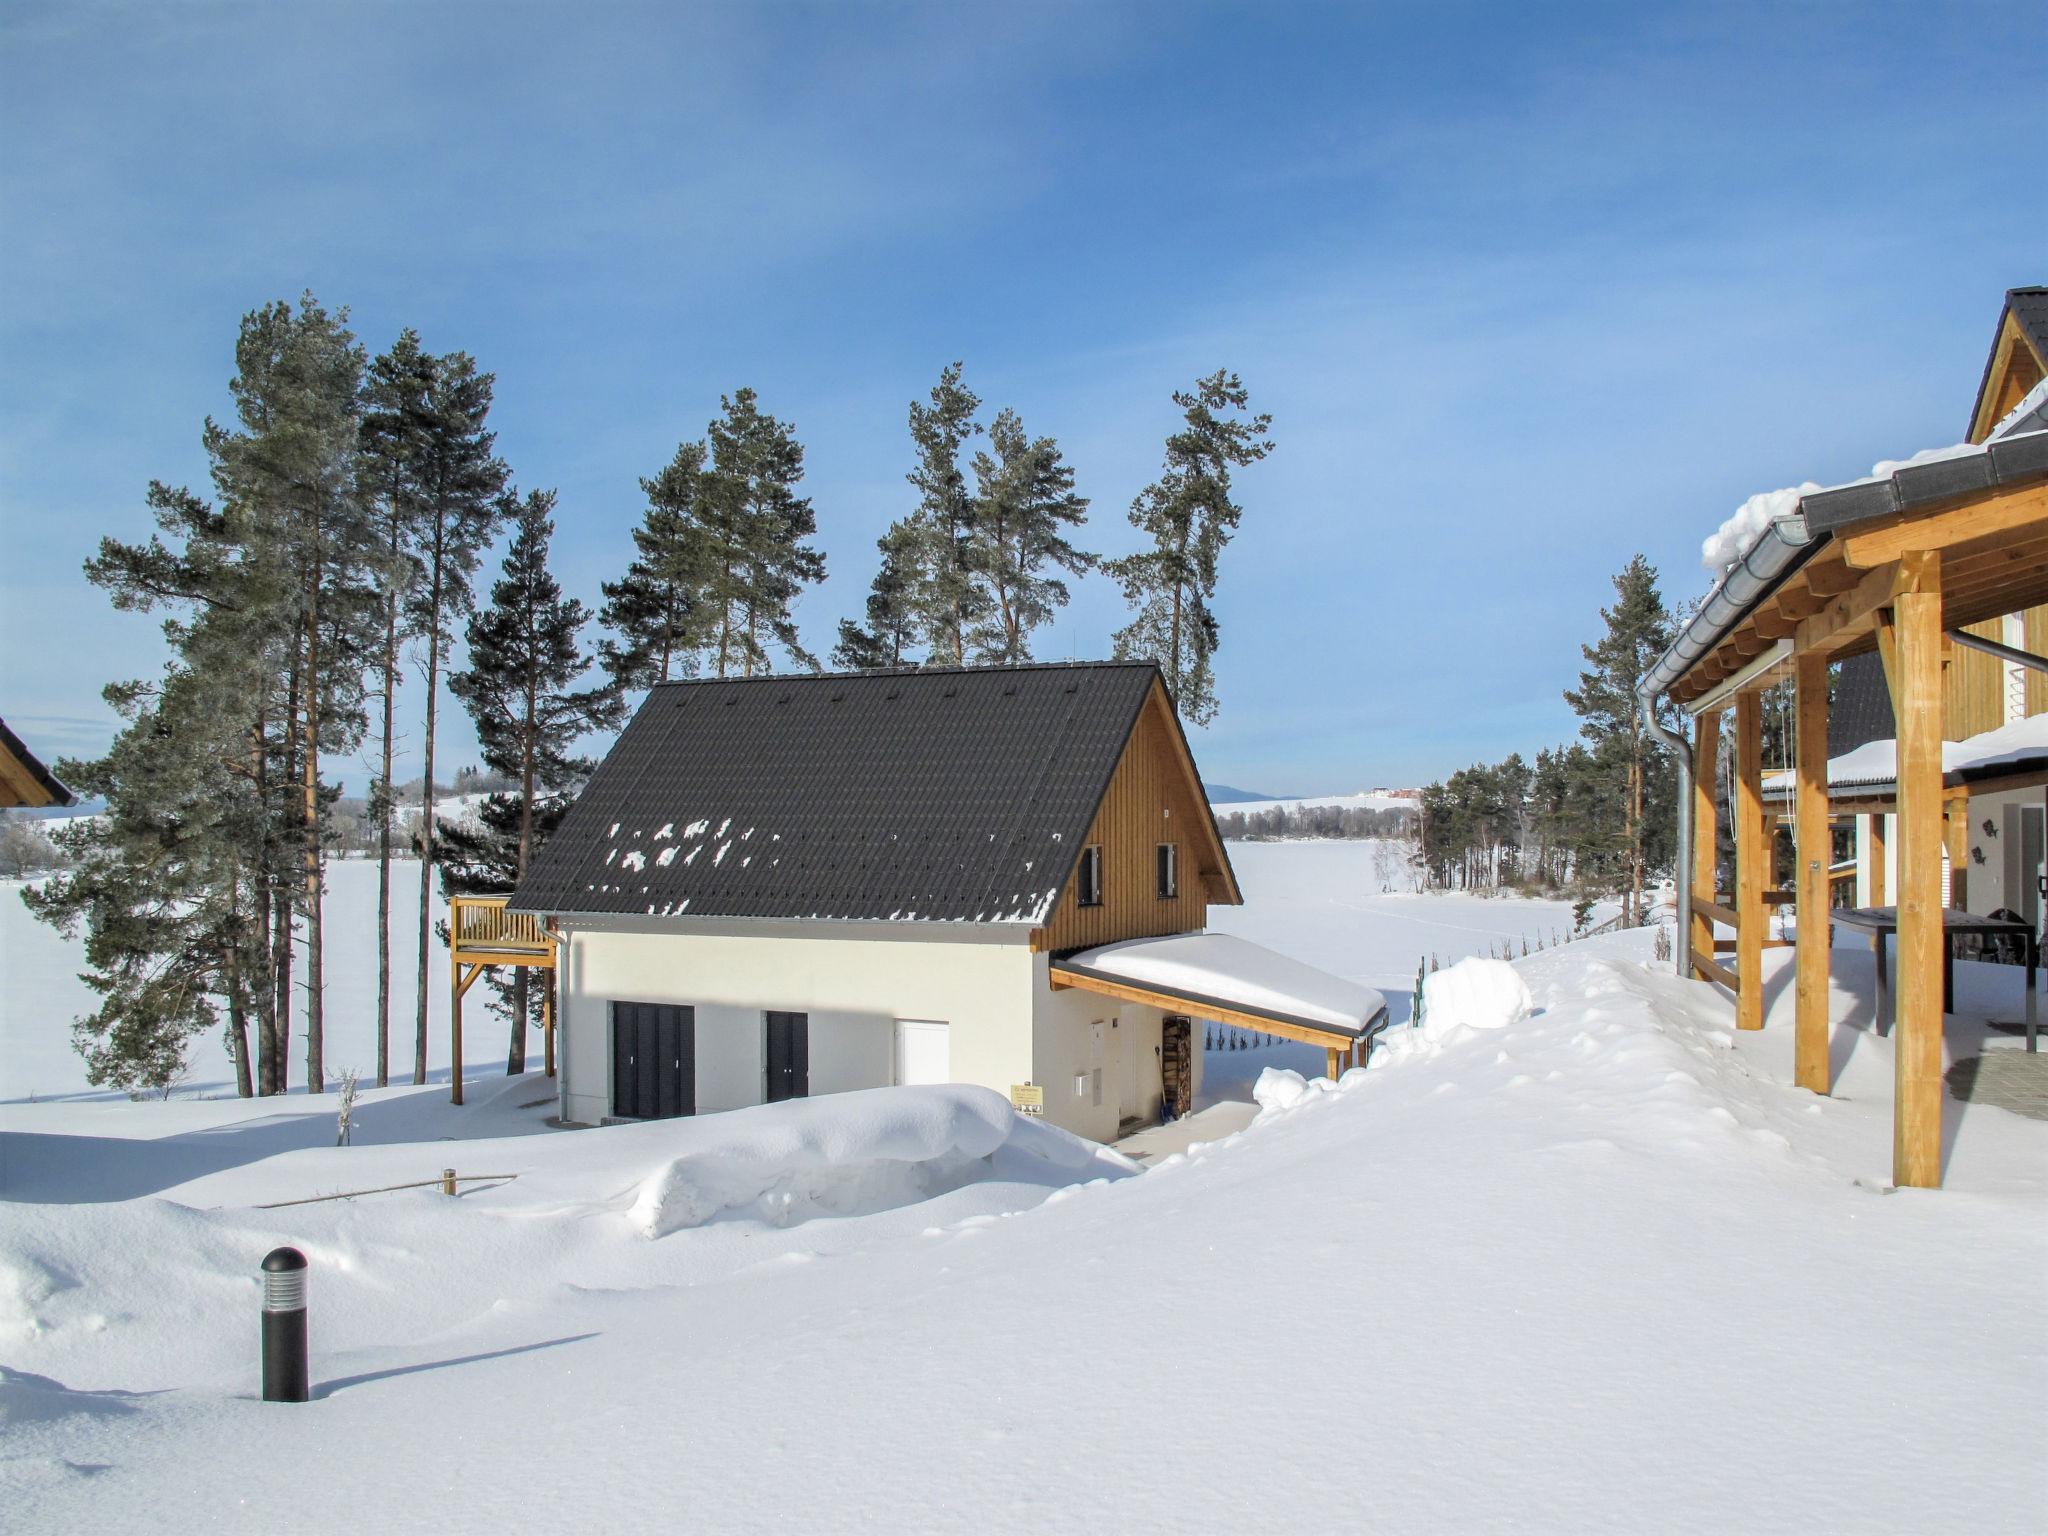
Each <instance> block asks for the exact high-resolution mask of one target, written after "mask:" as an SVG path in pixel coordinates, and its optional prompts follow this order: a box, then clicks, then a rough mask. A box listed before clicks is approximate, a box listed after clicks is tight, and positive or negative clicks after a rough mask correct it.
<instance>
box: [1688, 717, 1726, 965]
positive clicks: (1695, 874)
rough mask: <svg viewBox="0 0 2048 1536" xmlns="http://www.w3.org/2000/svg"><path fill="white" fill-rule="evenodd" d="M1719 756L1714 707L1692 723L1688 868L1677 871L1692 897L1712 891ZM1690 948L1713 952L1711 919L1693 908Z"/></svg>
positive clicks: (1709, 895) (1717, 719)
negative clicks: (1689, 886) (1690, 842)
mask: <svg viewBox="0 0 2048 1536" xmlns="http://www.w3.org/2000/svg"><path fill="white" fill-rule="evenodd" d="M1720 755H1721V715H1720V711H1718V710H1714V711H1710V712H1709V713H1707V714H1704V715H1701V716H1700V717H1699V718H1698V719H1696V720H1694V721H1693V723H1692V869H1691V871H1690V872H1687V871H1683V870H1681V871H1680V872H1679V873H1680V878H1682V879H1690V880H1691V881H1692V889H1693V894H1694V895H1695V896H1704V897H1706V898H1707V899H1709V900H1712V899H1713V897H1714V894H1715V888H1714V851H1715V845H1716V844H1717V843H1718V842H1719V841H1720V826H1719V821H1720V814H1719V808H1718V805H1717V801H1718V800H1719V795H1718V793H1717V791H1716V781H1717V779H1718V777H1719V774H1718V769H1719V766H1720ZM1692 951H1693V953H1695V954H1702V955H1711V954H1712V953H1713V952H1714V920H1713V918H1711V917H1709V916H1708V915H1707V914H1706V913H1704V912H1701V911H1700V910H1699V909H1698V908H1697V907H1695V908H1694V910H1693V917H1692ZM1694 969H1695V970H1697V967H1695V968H1694Z"/></svg>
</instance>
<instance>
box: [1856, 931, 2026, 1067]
mask: <svg viewBox="0 0 2048 1536" xmlns="http://www.w3.org/2000/svg"><path fill="white" fill-rule="evenodd" d="M1828 920H1829V921H1830V922H1835V923H1842V924H1845V925H1846V926H1848V927H1850V928H1862V929H1865V930H1866V931H1868V933H1869V934H1870V944H1871V948H1872V949H1874V950H1875V951H1876V952H1877V1020H1876V1025H1877V1032H1878V1033H1879V1034H1880V1035H1888V1034H1890V1033H1891V1027H1892V1014H1893V1010H1894V1008H1895V1006H1896V1005H1895V1004H1894V1003H1893V1001H1892V996H1891V987H1890V985H1889V983H1888V982H1887V981H1886V979H1885V948H1886V941H1887V940H1888V939H1889V938H1890V936H1891V935H1892V934H1895V933H1897V932H1898V931H1899V909H1898V908H1897V907H1851V908H1847V909H1845V910H1841V911H1835V912H1830V913H1829V914H1828ZM1941 932H1942V944H1941V1010H1942V1012H1943V1013H1953V1012H1955V1006H1956V936H1957V935H1958V934H1965V933H1975V934H1994V933H2011V934H2017V935H2018V936H2019V937H2020V938H2021V939H2022V940H2023V941H2024V942H2025V944H2026V946H2027V1049H2028V1050H2030V1051H2031V1050H2034V1049H2035V1044H2034V993H2035V975H2036V973H2037V972H2038V971H2039V969H2040V965H2041V940H2040V936H2039V935H2037V934H2036V933H2035V932H2034V930H2033V927H2032V926H2031V925H2030V924H2028V923H2024V922H2016V921H2014V920H2012V919H2010V918H1998V917H1979V916H1978V915H1977V914H1976V913H1974V912H1960V911H1957V910H1956V909H1955V908H1954V907H1944V908H1942V912H1941Z"/></svg>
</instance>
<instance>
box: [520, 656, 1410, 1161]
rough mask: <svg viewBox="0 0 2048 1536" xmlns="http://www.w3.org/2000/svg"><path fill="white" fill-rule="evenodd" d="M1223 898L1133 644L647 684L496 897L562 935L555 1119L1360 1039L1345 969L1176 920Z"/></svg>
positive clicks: (1116, 1126) (1212, 850)
mask: <svg viewBox="0 0 2048 1536" xmlns="http://www.w3.org/2000/svg"><path fill="white" fill-rule="evenodd" d="M1240 900H1241V897H1240V895H1239V891H1238V886H1237V879H1236V876H1235V874H1234V873H1233V871H1232V869H1231V866H1230V858H1229V855H1228V853H1227V852H1226V851H1225V849H1224V845H1223V842H1222V839H1221V838H1220V837H1219V836H1218V834H1217V831H1216V824H1215V822H1214V820H1213V818H1212V817H1211V815H1210V813H1209V807H1208V804H1207V802H1206V799H1205V797H1204V796H1203V793H1202V789H1201V781H1200V778H1199V776H1198V775H1197V773H1196V770H1195V764H1194V759H1193V758H1192V756H1191V755H1190V754H1189V751H1188V745H1187V740H1186V737H1185V736H1184V735H1183V733H1182V731H1181V729H1180V725H1179V722H1178V720H1177V718H1176V717H1175V714H1174V711H1173V707H1172V705H1171V703H1170V702H1169V701H1168V698H1167V694H1166V690H1165V688H1164V687H1163V686H1162V684H1161V682H1160V679H1159V674H1158V671H1157V669H1156V668H1154V667H1153V666H1152V665H1151V664H1150V663H1102V664H1078V665H1053V666H1022V667H1002V668H974V669H950V670H949V669H928V670H919V671H906V672H879V673H864V674H858V675H847V676H825V677H815V676H797V677H761V678H752V679H744V680H742V679H718V680H707V681H701V682H684V683H671V684H665V685H663V686H660V687H657V688H655V689H654V690H653V691H652V692H650V694H649V695H648V697H647V700H646V702H645V703H644V704H642V706H641V707H640V710H639V712H638V713H637V714H636V715H635V716H634V718H633V720H632V722H631V723H630V724H629V725H628V726H627V727H626V729H625V731H624V732H623V733H622V734H621V735H620V737H619V739H618V741H617V742H616V743H615V744H614V746H613V747H612V749H611V751H610V753H609V754H608V755H607V756H606V758H605V760H604V762H603V764H602V765H601V766H600V767H599V769H598V771H597V773H596V774H595V775H594V776H593V777H592V779H591V781H590V783H589V784H588V786H587V787H586V788H585V789H584V791H583V793H582V794H581V796H580V797H579V798H578V800H577V802H576V804H575V805H574V806H573V807H572V808H571V810H570V812H569V814H568V816H567V817H566V818H565V820H564V821H563V824H562V826H561V828H560V829H559V830H558V831H557V832H556V833H555V834H554V836H553V837H551V838H550V839H549V841H548V843H547V845H546V846H545V847H544V848H543V849H542V850H541V851H540V853H539V855H538V856H537V857H536V859H535V862H534V864H533V867H532V869H531V871H530V872H529V873H528V875H527V878H526V879H525V881H524V882H522V884H521V885H520V887H519V889H518V890H517V892H515V893H514V895H513V897H512V899H511V902H510V907H511V910H512V911H513V912H514V913H520V914H528V915H530V916H531V917H538V918H541V919H543V920H545V921H546V923H547V924H548V925H549V926H550V927H551V928H552V929H553V930H554V931H555V932H557V933H559V934H560V935H561V938H560V944H559V960H558V963H557V966H556V970H555V981H556V986H557V988H558V992H557V1002H556V1015H555V1016H556V1019H557V1020H558V1023H559V1029H560V1033H561V1039H560V1052H559V1060H560V1076H559V1093H560V1098H561V1108H562V1116H563V1118H564V1119H565V1120H569V1121H573V1122H582V1123H598V1122H601V1121H604V1120H607V1119H615V1118H618V1119H628V1118H648V1117H655V1116H664V1115H678V1114H695V1113H700V1112H705V1111H710V1110H720V1109H731V1108H736V1107H739V1106H742V1105H749V1104H758V1103H762V1102H765V1101H772V1100H776V1099H782V1098H788V1097H791V1096H794V1095H800V1094H815V1093H830V1092H837V1091H841V1090H845V1089H854V1088H870V1087H879V1086H884V1085H887V1084H891V1083H926V1082H970V1083H980V1084H984V1085H986V1086H988V1087H991V1088H995V1089H997V1090H998V1091H1001V1092H1005V1093H1013V1095H1014V1097H1015V1098H1016V1100H1017V1101H1018V1102H1019V1103H1020V1104H1025V1105H1030V1104H1033V1103H1034V1102H1035V1101H1042V1107H1043V1114H1044V1116H1045V1118H1046V1119H1047V1120H1049V1121H1051V1122H1052V1123H1054V1124H1056V1125H1060V1126H1063V1127H1065V1128H1066V1129H1068V1130H1071V1131H1074V1132H1077V1133H1079V1134H1081V1135H1084V1136H1088V1137H1092V1138H1095V1139H1097V1140H1109V1139H1112V1138H1113V1137H1115V1136H1116V1135H1117V1134H1118V1133H1119V1131H1121V1130H1125V1129H1129V1128H1131V1127H1132V1126H1133V1125H1135V1124H1140V1123H1146V1122H1150V1121H1155V1120H1157V1119H1159V1118H1161V1117H1162V1116H1163V1115H1164V1116H1171V1115H1176V1114H1179V1113H1184V1112H1185V1111H1186V1110H1187V1109H1188V1107H1189V1106H1190V1105H1191V1104H1192V1103H1193V1101H1194V1099H1195V1096H1196V1095H1197V1094H1198V1093H1199V1092H1200V1086H1201V1083H1200V1076H1201V1050H1200V1047H1199V1045H1198V1043H1197V1041H1196V1039H1195V1033H1196V1027H1197V1026H1196V1024H1195V1021H1196V1020H1201V1019H1220V1020H1224V1021H1227V1022H1234V1023H1238V1024H1242V1025H1244V1026H1246V1027H1248V1028H1253V1029H1260V1030H1264V1031H1267V1032H1269V1033H1272V1034H1277V1035H1283V1036H1286V1037H1288V1038H1292V1039H1298V1040H1305V1041H1310V1042H1313V1043H1316V1044H1320V1045H1322V1046H1324V1047H1325V1048H1326V1049H1327V1050H1328V1052H1329V1060H1330V1064H1331V1067H1332V1070H1333V1071H1334V1070H1336V1069H1337V1068H1338V1067H1340V1066H1341V1065H1342V1064H1343V1063H1344V1062H1346V1061H1349V1060H1351V1059H1353V1056H1354V1055H1359V1056H1362V1054H1363V1052H1364V1050H1365V1049H1366V1045H1367V1042H1368V1041H1369V1040H1370V1038H1371V1036H1372V1034H1373V1033H1374V1032H1375V1031H1377V1030H1378V1029H1379V1028H1380V1027H1382V1026H1383V1024H1384V1022H1385V1018H1386V1010H1385V1004H1384V1002H1383V1000H1382V999H1381V998H1380V997H1379V995H1378V994H1377V993H1374V992H1372V991H1370V990H1369V989H1366V988H1363V987H1358V986H1355V985H1353V984H1351V983H1348V982H1343V981H1340V980H1338V979H1337V978H1334V977H1330V976H1326V975H1324V974H1322V973H1320V972H1317V971H1314V970H1312V969H1311V968H1309V967H1307V966H1303V965H1300V964H1299V963H1297V962H1294V961H1290V960H1286V959H1284V958H1282V957H1280V956H1278V955H1274V954H1272V953H1270V952H1268V951H1264V950H1260V949H1258V948H1257V946H1254V945H1250V944H1246V943H1243V942H1242V941H1238V940H1230V939H1223V938H1220V937H1217V936H1208V935H1202V929H1203V926H1204V923H1205V921H1206V917H1207V911H1208V907H1209V905H1210V903H1212V902H1220V903H1227V904H1235V903H1237V902H1238V901H1240Z"/></svg>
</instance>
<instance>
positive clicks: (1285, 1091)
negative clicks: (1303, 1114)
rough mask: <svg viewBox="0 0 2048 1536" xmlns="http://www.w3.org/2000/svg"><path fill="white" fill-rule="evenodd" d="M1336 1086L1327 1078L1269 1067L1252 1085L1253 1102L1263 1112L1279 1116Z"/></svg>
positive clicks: (1285, 1068) (1284, 1068) (1283, 1068)
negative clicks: (1286, 1110)
mask: <svg viewBox="0 0 2048 1536" xmlns="http://www.w3.org/2000/svg"><path fill="white" fill-rule="evenodd" d="M1336 1086H1337V1085H1336V1084H1335V1083H1333V1082H1331V1081H1330V1080H1329V1079H1328V1078H1327V1077H1303V1076H1302V1075H1301V1074H1300V1073H1299V1072H1295V1071H1292V1070H1290V1069H1289V1068H1287V1067H1268V1068H1266V1070H1265V1071H1263V1072H1261V1073H1260V1074H1259V1080H1258V1081H1257V1082H1256V1083H1253V1084H1252V1100H1253V1102H1255V1103H1256V1104H1257V1105H1258V1106H1259V1108H1260V1109H1261V1110H1262V1111H1266V1112H1268V1113H1274V1114H1277V1113H1278V1112H1280V1111H1281V1110H1285V1109H1292V1108H1294V1106H1295V1105H1297V1104H1300V1103H1302V1102H1303V1101H1304V1100H1307V1099H1312V1098H1314V1097H1315V1096H1316V1095H1317V1094H1319V1093H1327V1092H1329V1091H1330V1090H1331V1089H1332V1088H1335V1087H1336Z"/></svg>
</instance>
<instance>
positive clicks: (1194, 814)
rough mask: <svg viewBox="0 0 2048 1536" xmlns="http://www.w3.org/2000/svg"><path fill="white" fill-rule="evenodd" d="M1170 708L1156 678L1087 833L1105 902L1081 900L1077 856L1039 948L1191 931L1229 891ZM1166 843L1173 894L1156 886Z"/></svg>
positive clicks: (1226, 898) (1036, 941)
mask: <svg viewBox="0 0 2048 1536" xmlns="http://www.w3.org/2000/svg"><path fill="white" fill-rule="evenodd" d="M1171 708H1172V706H1171V705H1169V704H1168V703H1167V702H1166V695H1165V693H1164V691H1162V690H1161V689H1158V688H1156V687H1155V688H1154V689H1153V691H1152V695H1151V697H1149V698H1148V699H1146V701H1145V707H1144V709H1142V710H1141V711H1140V712H1139V714H1138V723H1137V725H1136V726H1135V727H1134V728H1133V730H1132V731H1131V739H1130V740H1129V741H1127V742H1126V743H1124V751H1123V756H1122V757H1121V758H1119V759H1118V761H1117V765H1116V772H1115V773H1114V774H1112V775H1111V776H1110V781H1109V789H1108V790H1107V791H1106V792H1105V793H1104V795H1103V797H1102V804H1101V805H1100V806H1098V807H1097V808H1096V812H1095V821H1094V823H1093V824H1092V825H1091V826H1090V827H1089V829H1088V842H1089V843H1094V844H1099V845H1100V846H1101V848H1102V904H1101V905H1100V906H1094V907H1084V906H1081V905H1080V904H1079V903H1078V902H1077V901H1076V900H1075V890H1074V887H1075V881H1076V880H1077V879H1078V878H1079V868H1078V861H1077V867H1076V870H1075V873H1074V874H1073V875H1071V876H1069V877H1068V879H1067V886H1066V889H1065V890H1063V891H1061V892H1060V899H1059V903H1058V905H1056V906H1055V907H1054V908H1053V913H1052V917H1051V919H1050V921H1048V922H1047V924H1046V925H1045V927H1043V928H1041V929H1039V930H1038V931H1037V932H1036V933H1035V934H1034V935H1033V945H1034V947H1035V948H1038V949H1045V950H1051V951H1053V952H1054V953H1059V952H1061V951H1064V950H1072V949H1088V948H1092V947H1093V946H1095V945H1097V944H1113V943H1115V942H1116V941H1117V940H1119V939H1142V938H1154V937H1157V936H1159V935H1161V934H1168V933H1191V932H1194V931H1195V930H1197V929H1199V928H1201V927H1202V926H1203V925H1204V924H1205V923H1206V922H1207V921H1208V919H1209V903H1210V902H1211V901H1212V900H1214V901H1224V902H1227V901H1229V900H1231V891H1230V881H1229V877H1228V876H1226V875H1225V874H1224V872H1223V870H1222V868H1221V867H1220V866H1219V864H1218V861H1217V859H1216V857H1215V855H1214V853H1213V852H1212V849H1211V845H1210V840H1209V832H1208V808H1207V806H1205V805H1203V804H1202V803H1201V802H1200V801H1199V800H1198V799H1197V794H1198V793H1199V791H1198V789H1197V788H1196V785H1195V783H1194V782H1193V780H1192V776H1191V775H1190V774H1189V772H1188V770H1187V768H1186V766H1185V763H1184V760H1183V759H1182V758H1181V756H1180V754H1179V751H1178V743H1177V741H1176V740H1175V726H1174V723H1173V719H1172V717H1171V715H1170V714H1169V713H1168V711H1169V710H1170V709H1171ZM1161 843H1174V844H1177V845H1178V847H1179V849H1180V855H1179V856H1180V882H1179V885H1180V893H1179V895H1177V896H1175V897H1174V898H1172V899H1171V900H1167V901H1162V900H1160V899H1159V894H1158V872H1157V864H1156V859H1157V850H1158V847H1159V844H1161Z"/></svg>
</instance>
